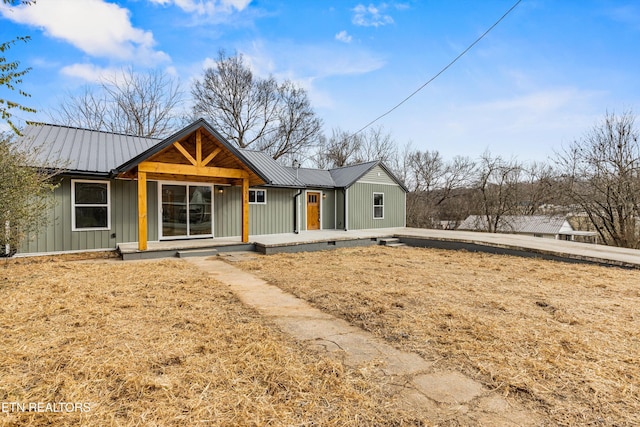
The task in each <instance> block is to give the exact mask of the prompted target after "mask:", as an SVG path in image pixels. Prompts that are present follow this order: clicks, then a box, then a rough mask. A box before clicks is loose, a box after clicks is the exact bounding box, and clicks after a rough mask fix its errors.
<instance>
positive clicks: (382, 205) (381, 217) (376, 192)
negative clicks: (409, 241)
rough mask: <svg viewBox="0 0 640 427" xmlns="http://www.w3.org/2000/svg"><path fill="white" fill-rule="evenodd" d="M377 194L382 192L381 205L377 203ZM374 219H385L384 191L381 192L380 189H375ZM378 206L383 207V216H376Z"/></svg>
mask: <svg viewBox="0 0 640 427" xmlns="http://www.w3.org/2000/svg"><path fill="white" fill-rule="evenodd" d="M376 194H382V204H381V205H376ZM372 201H373V212H372V213H373V219H384V193H382V192H380V191H374V192H373V200H372ZM377 207H381V208H382V216H380V217H377V216H376V208H377Z"/></svg>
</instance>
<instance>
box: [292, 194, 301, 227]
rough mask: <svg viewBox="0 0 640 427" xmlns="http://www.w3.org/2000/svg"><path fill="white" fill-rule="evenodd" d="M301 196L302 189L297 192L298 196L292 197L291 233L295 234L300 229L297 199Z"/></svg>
mask: <svg viewBox="0 0 640 427" xmlns="http://www.w3.org/2000/svg"><path fill="white" fill-rule="evenodd" d="M301 195H302V189H299V190H298V194H294V195H293V232H294V233H295V234H298V233H300V230H299V229H300V227H299V226H298V197H300V196H301Z"/></svg>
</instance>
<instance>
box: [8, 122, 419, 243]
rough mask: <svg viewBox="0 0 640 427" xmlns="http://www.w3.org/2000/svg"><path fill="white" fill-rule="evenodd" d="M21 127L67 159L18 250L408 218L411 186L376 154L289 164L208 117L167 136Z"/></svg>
mask: <svg viewBox="0 0 640 427" xmlns="http://www.w3.org/2000/svg"><path fill="white" fill-rule="evenodd" d="M23 134H24V137H23V140H22V141H23V142H24V143H27V142H28V143H31V144H36V145H38V146H43V147H45V148H46V149H45V150H43V153H42V155H43V156H45V158H47V159H59V160H60V161H61V162H62V163H63V164H65V165H66V166H65V172H64V173H63V174H62V175H61V182H60V185H59V186H58V188H57V189H56V190H55V192H54V194H53V197H54V199H55V201H56V206H55V209H53V210H52V211H51V212H49V213H48V216H49V219H50V221H49V225H48V227H47V228H46V229H44V230H42V231H41V232H40V233H38V234H36V235H33V236H29V238H28V239H27V240H26V241H25V242H24V243H23V245H22V247H20V248H18V251H19V252H22V253H42V252H64V251H74V250H90V249H113V248H116V246H117V245H118V244H119V243H125V242H137V243H138V247H139V249H140V250H146V248H147V242H148V241H162V240H175V239H212V238H216V237H237V238H238V241H242V242H249V239H250V236H251V235H260V234H279V233H293V232H299V231H307V230H309V231H311V230H322V229H340V230H353V229H369V228H388V227H402V226H404V225H405V215H406V212H405V207H406V203H405V199H406V192H407V190H406V188H405V187H404V186H403V185H402V184H401V182H400V181H399V180H398V179H397V178H396V177H395V176H394V175H393V174H392V173H391V171H390V170H389V169H388V168H387V167H386V166H385V165H384V164H383V163H382V162H380V161H373V162H368V163H363V164H358V165H353V166H347V167H343V168H337V169H332V170H316V169H295V168H289V167H284V166H282V165H281V164H279V163H278V162H276V161H275V160H273V159H272V158H271V157H269V156H268V155H266V154H265V153H263V152H258V151H250V150H242V149H239V148H237V147H236V146H234V145H233V144H231V143H229V142H228V141H226V140H225V139H224V138H223V137H222V136H221V135H220V134H219V133H218V132H217V131H216V130H215V129H213V128H212V127H211V126H210V125H209V124H208V123H207V122H206V121H205V120H202V119H200V120H197V121H196V122H194V123H192V124H190V125H188V126H187V127H185V128H184V129H181V130H180V131H178V132H176V133H175V134H174V135H171V136H170V137H168V138H166V139H163V140H160V139H152V138H141V137H135V136H130V135H120V134H114V133H108V132H99V131H93V130H87V129H78V128H71V127H64V126H56V125H39V126H28V127H27V128H26V129H25V131H24V132H23Z"/></svg>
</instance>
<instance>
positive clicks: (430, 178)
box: [407, 150, 475, 227]
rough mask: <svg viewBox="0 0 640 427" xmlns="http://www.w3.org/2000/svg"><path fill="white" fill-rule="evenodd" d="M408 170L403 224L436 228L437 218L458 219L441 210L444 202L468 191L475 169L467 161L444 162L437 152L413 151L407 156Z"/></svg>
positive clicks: (455, 159)
mask: <svg viewBox="0 0 640 427" xmlns="http://www.w3.org/2000/svg"><path fill="white" fill-rule="evenodd" d="M408 168H409V176H410V179H409V182H410V184H409V185H410V189H411V190H412V192H411V193H410V194H409V197H408V198H407V223H409V224H411V225H412V226H416V227H438V226H439V224H438V222H439V220H441V219H447V220H450V219H452V218H455V219H460V218H458V216H459V215H458V212H451V209H443V208H444V206H445V202H448V201H451V199H453V198H458V197H462V196H464V195H465V194H466V193H467V192H468V187H469V185H470V183H471V177H472V175H473V173H474V169H475V163H474V162H473V161H472V160H471V159H469V158H467V157H462V156H456V157H455V158H454V159H453V160H452V161H450V162H446V161H445V160H444V159H443V158H442V156H441V155H440V153H439V152H437V151H428V150H427V151H414V152H411V153H409V162H408ZM450 206H451V203H449V204H447V207H450ZM445 211H446V212H445Z"/></svg>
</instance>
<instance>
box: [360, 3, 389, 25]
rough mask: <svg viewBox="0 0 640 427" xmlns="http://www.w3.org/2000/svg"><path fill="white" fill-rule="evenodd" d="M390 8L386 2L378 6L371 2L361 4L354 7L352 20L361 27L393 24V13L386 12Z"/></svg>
mask: <svg viewBox="0 0 640 427" xmlns="http://www.w3.org/2000/svg"><path fill="white" fill-rule="evenodd" d="M388 8H389V5H388V4H386V3H381V4H379V5H378V6H374V5H373V4H369V6H365V5H363V4H359V5H357V6H356V7H354V8H353V18H352V20H351V22H353V23H354V24H355V25H359V26H361V27H381V26H384V25H388V24H393V22H394V21H393V18H392V17H391V15H387V14H385V11H386V10H387V9H388Z"/></svg>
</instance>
